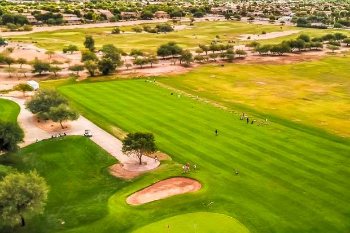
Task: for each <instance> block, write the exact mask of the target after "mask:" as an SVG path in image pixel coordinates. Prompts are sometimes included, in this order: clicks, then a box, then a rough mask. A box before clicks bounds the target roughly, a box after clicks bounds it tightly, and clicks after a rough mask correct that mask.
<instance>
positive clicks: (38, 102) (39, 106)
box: [25, 89, 68, 119]
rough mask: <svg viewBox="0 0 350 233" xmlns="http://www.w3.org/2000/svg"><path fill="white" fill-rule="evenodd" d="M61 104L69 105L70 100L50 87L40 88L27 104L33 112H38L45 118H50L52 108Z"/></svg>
mask: <svg viewBox="0 0 350 233" xmlns="http://www.w3.org/2000/svg"><path fill="white" fill-rule="evenodd" d="M61 104H65V105H68V100H67V99H66V98H65V97H63V96H62V95H61V94H59V93H58V92H57V91H55V90H49V89H48V90H39V91H38V92H37V93H36V94H35V96H34V97H33V98H32V99H31V100H30V101H28V102H26V104H25V105H26V108H27V109H29V111H30V112H32V113H33V114H38V116H39V117H40V118H43V119H49V112H50V108H51V107H57V106H59V105H61Z"/></svg>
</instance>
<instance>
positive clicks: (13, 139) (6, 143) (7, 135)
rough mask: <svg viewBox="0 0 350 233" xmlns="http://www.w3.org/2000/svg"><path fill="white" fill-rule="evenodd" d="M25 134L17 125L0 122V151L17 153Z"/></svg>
mask: <svg viewBox="0 0 350 233" xmlns="http://www.w3.org/2000/svg"><path fill="white" fill-rule="evenodd" d="M23 138H24V133H23V130H22V129H21V127H19V125H18V124H17V123H12V122H3V121H0V151H7V152H8V151H15V150H17V148H18V145H17V144H18V143H20V142H22V141H23Z"/></svg>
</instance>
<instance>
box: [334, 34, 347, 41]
mask: <svg viewBox="0 0 350 233" xmlns="http://www.w3.org/2000/svg"><path fill="white" fill-rule="evenodd" d="M334 37H335V39H336V40H337V41H341V40H343V39H345V38H347V35H344V34H343V33H339V32H337V33H334Z"/></svg>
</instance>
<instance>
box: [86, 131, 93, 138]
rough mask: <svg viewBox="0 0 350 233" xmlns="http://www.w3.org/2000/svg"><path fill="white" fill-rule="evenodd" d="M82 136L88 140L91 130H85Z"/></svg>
mask: <svg viewBox="0 0 350 233" xmlns="http://www.w3.org/2000/svg"><path fill="white" fill-rule="evenodd" d="M84 136H85V137H88V138H91V137H92V133H91V130H89V129H86V130H85V133H84Z"/></svg>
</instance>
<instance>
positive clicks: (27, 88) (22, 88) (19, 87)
mask: <svg viewBox="0 0 350 233" xmlns="http://www.w3.org/2000/svg"><path fill="white" fill-rule="evenodd" d="M13 89H14V90H16V91H21V92H23V96H25V95H26V92H27V91H33V90H34V89H33V87H32V86H30V85H28V84H26V83H19V84H17V85H16V86H15V87H14V88H13Z"/></svg>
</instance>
